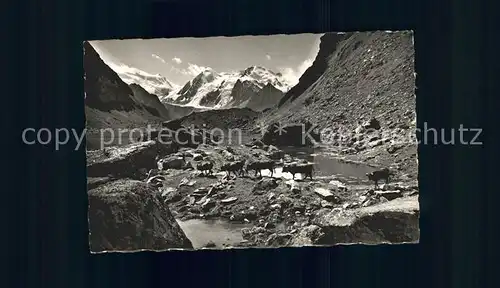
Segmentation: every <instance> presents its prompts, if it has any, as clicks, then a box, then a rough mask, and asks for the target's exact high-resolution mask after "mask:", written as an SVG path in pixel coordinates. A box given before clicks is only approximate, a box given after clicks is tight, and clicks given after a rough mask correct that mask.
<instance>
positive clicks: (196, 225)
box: [177, 219, 253, 248]
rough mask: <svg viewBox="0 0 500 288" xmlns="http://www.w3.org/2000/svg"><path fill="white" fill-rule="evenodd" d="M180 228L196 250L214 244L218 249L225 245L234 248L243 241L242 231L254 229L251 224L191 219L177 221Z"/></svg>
mask: <svg viewBox="0 0 500 288" xmlns="http://www.w3.org/2000/svg"><path fill="white" fill-rule="evenodd" d="M177 223H179V226H181V228H182V230H183V231H184V233H185V234H186V236H187V237H188V238H189V240H191V242H192V243H193V247H194V248H202V247H204V246H205V245H206V244H207V243H209V242H213V243H215V245H217V247H219V248H221V247H223V245H228V246H234V245H235V244H237V243H240V242H241V241H243V237H242V235H241V229H242V228H245V227H248V228H250V227H253V225H249V224H240V223H231V222H226V221H222V220H200V219H191V220H186V221H181V220H177Z"/></svg>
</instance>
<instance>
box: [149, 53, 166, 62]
mask: <svg viewBox="0 0 500 288" xmlns="http://www.w3.org/2000/svg"><path fill="white" fill-rule="evenodd" d="M151 57H153V58H156V59H158V60H160V61H161V62H163V63H165V60H163V58H161V57H160V56H158V55H156V54H151Z"/></svg>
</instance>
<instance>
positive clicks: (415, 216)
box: [312, 196, 420, 245]
mask: <svg viewBox="0 0 500 288" xmlns="http://www.w3.org/2000/svg"><path fill="white" fill-rule="evenodd" d="M419 215H420V209H419V203H418V196H412V197H407V198H398V199H395V200H392V201H387V202H385V203H380V204H376V205H373V206H368V207H361V208H356V209H351V210H340V211H339V210H332V211H322V213H319V214H318V215H317V216H316V217H315V218H314V220H313V223H312V224H314V225H317V226H319V227H321V228H322V229H321V230H322V232H323V233H324V235H323V236H322V237H320V238H319V239H316V240H315V241H314V242H315V243H314V244H317V245H334V244H342V243H363V244H380V243H407V242H416V241H418V240H419V238H420V229H419Z"/></svg>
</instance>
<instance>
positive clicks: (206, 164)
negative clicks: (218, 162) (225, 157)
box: [196, 161, 214, 175]
mask: <svg viewBox="0 0 500 288" xmlns="http://www.w3.org/2000/svg"><path fill="white" fill-rule="evenodd" d="M213 168H214V163H212V162H210V161H203V162H201V163H199V164H197V165H196V169H197V170H199V171H201V172H202V173H203V174H205V173H204V172H205V171H207V173H208V174H209V175H212V173H213V171H212V169H213Z"/></svg>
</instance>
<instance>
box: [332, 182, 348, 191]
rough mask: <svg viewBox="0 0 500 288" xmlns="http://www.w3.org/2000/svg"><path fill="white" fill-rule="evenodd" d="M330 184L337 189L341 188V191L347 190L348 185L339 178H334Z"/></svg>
mask: <svg viewBox="0 0 500 288" xmlns="http://www.w3.org/2000/svg"><path fill="white" fill-rule="evenodd" d="M328 185H329V186H330V187H331V188H332V189H335V190H340V191H346V190H347V186H346V185H345V184H344V183H342V182H340V181H338V180H332V181H330V182H328Z"/></svg>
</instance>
